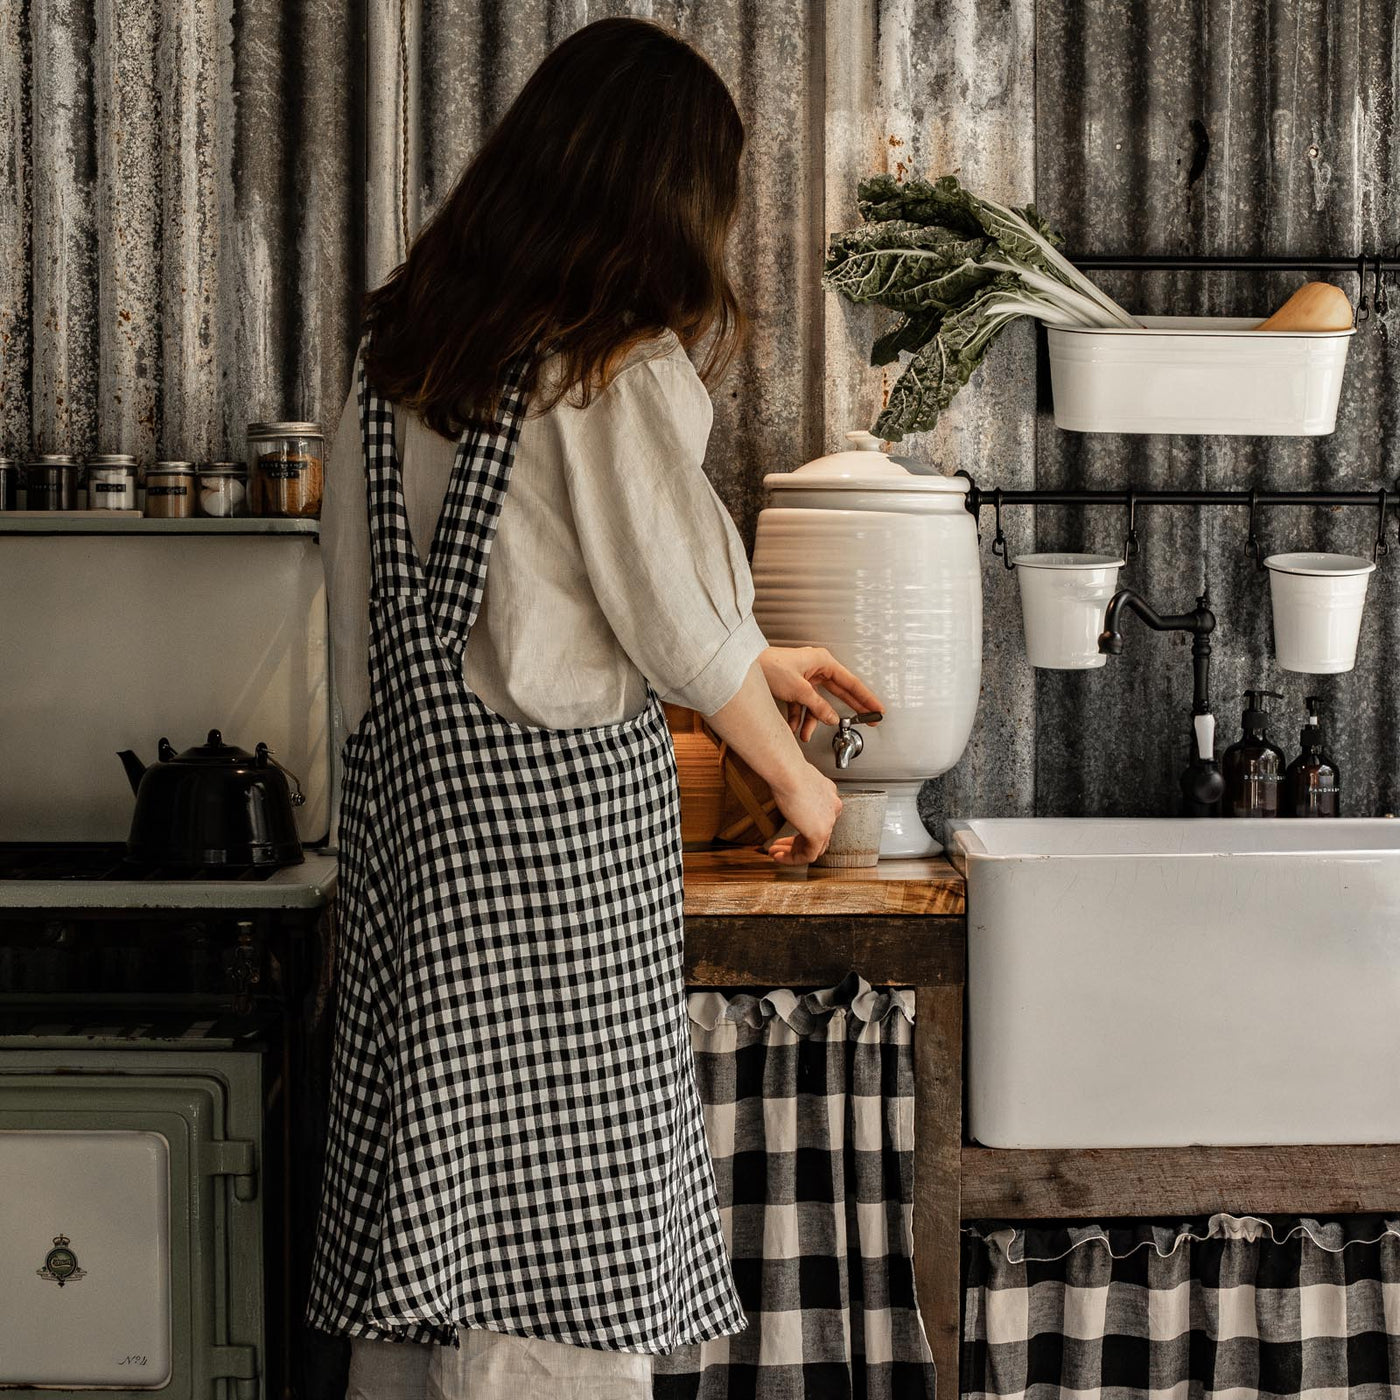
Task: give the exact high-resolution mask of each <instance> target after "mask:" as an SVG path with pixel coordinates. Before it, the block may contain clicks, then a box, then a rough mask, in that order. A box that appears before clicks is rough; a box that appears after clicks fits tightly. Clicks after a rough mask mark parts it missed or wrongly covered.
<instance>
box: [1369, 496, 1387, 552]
mask: <svg viewBox="0 0 1400 1400" xmlns="http://www.w3.org/2000/svg"><path fill="white" fill-rule="evenodd" d="M1376 494H1377V496H1378V497H1379V500H1378V504H1379V506H1380V518H1379V520H1378V521H1377V522H1376V542H1375V543H1374V544H1373V545H1372V546H1371V562H1372V563H1373V564H1374V563H1375V562H1376V560H1378V559H1384V558H1385V556H1386V555H1387V554H1389V553H1390V541H1389V540H1388V539H1386V537H1385V518H1386V514H1387V512H1388V511H1389V510H1390V492H1389V491H1387V490H1386V488H1385V487H1384V486H1382V487H1381V489H1380V490H1379V491H1378V492H1377V493H1376Z"/></svg>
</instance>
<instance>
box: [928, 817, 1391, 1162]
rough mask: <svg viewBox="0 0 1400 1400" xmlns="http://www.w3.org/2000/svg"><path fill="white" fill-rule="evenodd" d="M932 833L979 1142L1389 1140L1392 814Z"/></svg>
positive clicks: (986, 827) (1016, 824)
mask: <svg viewBox="0 0 1400 1400" xmlns="http://www.w3.org/2000/svg"><path fill="white" fill-rule="evenodd" d="M949 833H950V839H949V842H948V853H949V855H950V857H952V858H953V859H954V861H956V862H957V863H958V864H959V865H960V866H962V867H963V868H964V870H965V873H966V876H967V910H968V914H967V919H968V1066H967V1076H968V1093H969V1131H970V1132H971V1135H972V1137H973V1138H974V1139H975V1140H976V1141H978V1142H981V1143H983V1144H985V1145H986V1146H989V1147H1155V1146H1176V1147H1181V1146H1189V1145H1191V1144H1197V1143H1199V1144H1212V1145H1226V1144H1264V1143H1338V1142H1341V1143H1347V1142H1358V1143H1359V1142H1372V1143H1377V1142H1400V821H1390V820H1370V819H1363V820H1345V819H1343V820H1310V821H1290V820H1275V821H1230V820H1201V821H1191V820H1184V819H1183V820H1140V821H1137V820H1135V821H1120V820H1108V819H1105V820H1097V819H1081V820H1075V819H1061V818H1043V819H1005V820H987V821H968V822H954V823H950V825H949Z"/></svg>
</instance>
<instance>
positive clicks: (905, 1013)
mask: <svg viewBox="0 0 1400 1400" xmlns="http://www.w3.org/2000/svg"><path fill="white" fill-rule="evenodd" d="M688 1004H689V1008H690V1020H691V1036H692V1042H691V1043H692V1045H693V1047H694V1050H695V1061H696V1072H697V1074H698V1077H699V1081H700V1097H701V1099H702V1101H703V1103H704V1107H705V1127H706V1132H707V1135H708V1138H709V1143H710V1151H711V1154H712V1156H713V1159H714V1165H715V1178H716V1181H717V1183H718V1186H719V1199H720V1206H721V1215H722V1218H723V1221H724V1229H725V1238H726V1241H727V1243H728V1244H729V1246H730V1250H731V1253H732V1257H733V1260H734V1274H735V1278H736V1281H737V1282H738V1285H739V1297H740V1299H741V1301H742V1303H743V1305H744V1312H745V1314H746V1315H747V1317H748V1320H749V1325H748V1327H747V1328H746V1329H745V1330H744V1331H743V1332H740V1333H738V1334H737V1335H735V1336H732V1337H723V1338H721V1339H719V1340H718V1341H714V1342H705V1343H703V1344H701V1345H699V1346H694V1347H685V1348H682V1349H681V1350H680V1351H676V1352H673V1353H672V1354H671V1355H669V1356H658V1357H657V1358H656V1362H655V1375H656V1381H655V1395H656V1397H657V1400H933V1393H934V1389H933V1364H932V1361H931V1359H930V1357H929V1350H928V1342H927V1339H926V1338H925V1336H924V1330H923V1325H922V1323H921V1321H920V1318H919V1313H918V1308H917V1306H916V1303H915V1299H914V1271H913V1263H912V1254H913V1243H912V1228H913V1184H914V1183H913V1177H914V1061H913V1021H914V995H913V993H912V992H910V991H900V990H895V991H877V990H875V989H874V988H872V987H871V986H870V985H869V984H868V983H867V982H864V981H862V980H861V979H860V978H859V977H857V976H855V975H854V974H853V975H851V976H850V977H848V978H847V979H846V980H845V981H844V982H842V983H841V985H840V986H839V987H834V988H831V989H830V990H827V991H821V992H809V993H805V994H804V993H798V992H792V991H775V992H769V993H767V994H766V995H764V996H750V995H739V994H733V993H722V992H712V991H693V992H691V993H690V995H689V998H688Z"/></svg>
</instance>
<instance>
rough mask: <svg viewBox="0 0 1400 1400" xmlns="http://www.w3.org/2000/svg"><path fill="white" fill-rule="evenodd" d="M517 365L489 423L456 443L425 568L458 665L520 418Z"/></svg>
mask: <svg viewBox="0 0 1400 1400" xmlns="http://www.w3.org/2000/svg"><path fill="white" fill-rule="evenodd" d="M524 371H525V364H524V361H523V359H521V360H516V361H513V362H512V363H511V365H510V366H509V367H508V369H507V373H506V380H505V384H504V387H503V389H502V392H501V403H500V408H499V409H498V411H497V415H496V420H495V422H493V423H489V424H483V425H471V426H469V427H468V428H467V429H466V430H465V431H464V432H463V434H462V436H461V438H460V439H459V441H458V443H457V456H456V459H455V461H454V462H453V465H452V478H451V481H450V482H449V484H448V488H447V498H446V500H445V501H444V502H443V507H442V518H441V519H440V520H439V522H438V528H437V533H436V534H435V535H434V536H433V547H432V552H431V553H430V555H429V556H428V562H427V567H426V574H427V582H428V598H429V602H430V604H431V607H432V612H433V617H434V619H435V621H436V622H437V626H438V629H439V631H440V632H441V634H442V637H443V640H444V641H445V642H446V643H447V644H448V646H449V648H450V649H451V650H452V652H453V653H454V655H456V656H457V657H458V658H459V659H460V656H461V653H462V651H463V650H464V649H465V647H466V644H467V637H468V636H469V635H470V633H471V629H472V627H473V625H474V624H475V622H476V618H477V614H478V613H479V612H480V610H481V598H482V594H483V592H484V590H485V587H486V565H487V561H488V560H489V558H490V556H491V545H492V542H493V541H494V540H495V538H496V525H497V522H498V521H499V520H500V515H501V506H502V504H503V503H504V501H505V498H506V489H507V488H508V487H509V485H510V470H511V466H512V464H513V463H514V461H515V449H516V446H517V444H518V443H519V441H520V427H521V424H522V423H523V421H524V418H525V406H526V403H525V394H524V392H523V390H522V388H521V380H522V379H523V377H524Z"/></svg>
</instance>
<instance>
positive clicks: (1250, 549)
mask: <svg viewBox="0 0 1400 1400" xmlns="http://www.w3.org/2000/svg"><path fill="white" fill-rule="evenodd" d="M1258 504H1259V492H1258V491H1257V490H1256V489H1255V488H1254V487H1250V491H1249V534H1248V537H1247V538H1246V540H1245V542H1244V557H1245V558H1246V559H1253V560H1254V567H1255V568H1256V569H1258V570H1260V571H1261V572H1262V571H1263V568H1264V549H1263V546H1262V545H1261V544H1260V543H1259V536H1258V535H1256V534H1255V533H1254V512H1255V509H1256V508H1257V507H1258Z"/></svg>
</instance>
